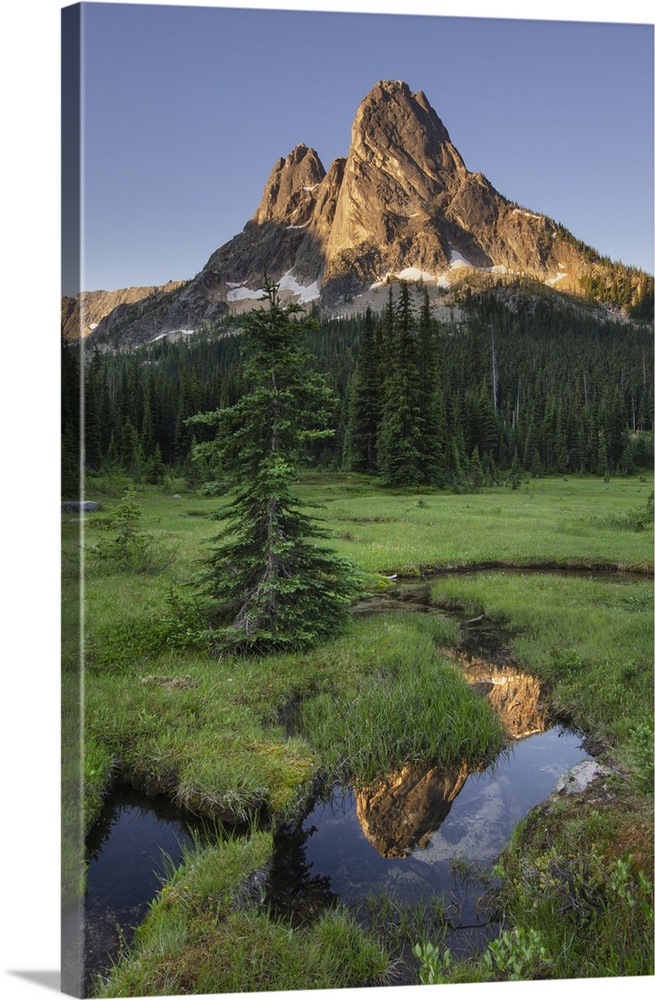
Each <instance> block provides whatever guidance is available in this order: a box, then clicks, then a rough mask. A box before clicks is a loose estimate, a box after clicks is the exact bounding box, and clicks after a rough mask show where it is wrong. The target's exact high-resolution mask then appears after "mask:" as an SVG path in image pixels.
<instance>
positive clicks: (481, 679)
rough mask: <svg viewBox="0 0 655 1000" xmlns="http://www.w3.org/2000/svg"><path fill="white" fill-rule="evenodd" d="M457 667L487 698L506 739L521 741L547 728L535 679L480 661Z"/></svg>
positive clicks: (508, 665) (539, 688) (464, 660)
mask: <svg viewBox="0 0 655 1000" xmlns="http://www.w3.org/2000/svg"><path fill="white" fill-rule="evenodd" d="M458 665H459V669H460V671H461V673H462V675H463V676H464V678H465V679H466V681H467V682H468V683H469V684H470V685H471V686H472V687H474V688H475V689H476V690H478V691H480V692H481V693H482V694H484V696H485V697H486V698H487V700H488V702H489V704H490V705H491V707H492V708H493V710H494V712H496V714H497V715H498V717H499V718H500V720H501V722H502V724H503V726H504V727H505V729H506V731H507V735H508V736H511V737H512V738H513V739H515V740H520V739H522V738H523V737H525V736H532V735H534V734H535V733H544V732H545V731H546V729H548V728H549V723H548V715H547V710H546V707H545V705H544V704H543V702H542V697H541V684H540V683H539V679H538V678H537V677H532V676H531V675H530V674H524V673H522V672H521V671H520V670H517V669H516V668H515V667H512V666H511V665H510V664H507V665H506V666H495V665H494V664H492V663H489V662H487V661H486V660H480V659H461V660H459V664H458Z"/></svg>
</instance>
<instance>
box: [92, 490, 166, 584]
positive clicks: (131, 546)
mask: <svg viewBox="0 0 655 1000" xmlns="http://www.w3.org/2000/svg"><path fill="white" fill-rule="evenodd" d="M142 525H143V507H142V506H141V504H140V503H139V502H138V501H137V499H136V492H135V490H134V488H133V487H128V488H127V489H126V490H125V493H124V494H123V498H122V500H121V501H120V503H118V504H117V505H116V507H114V509H113V510H112V511H111V513H110V514H109V515H108V516H107V517H106V518H105V520H104V522H103V523H102V527H103V528H104V530H105V532H106V535H105V538H103V539H102V540H101V541H100V542H99V543H98V544H97V545H95V546H94V547H92V548H91V556H92V558H93V559H94V561H95V569H96V570H100V571H103V570H104V571H105V572H113V573H161V572H162V571H163V570H164V569H166V568H167V567H168V566H170V564H171V562H172V561H173V559H174V557H175V552H171V551H167V550H165V549H163V548H162V547H161V546H160V545H159V544H158V543H157V542H156V541H155V540H154V539H153V537H152V535H150V534H148V533H147V532H146V531H144V530H143V526H142Z"/></svg>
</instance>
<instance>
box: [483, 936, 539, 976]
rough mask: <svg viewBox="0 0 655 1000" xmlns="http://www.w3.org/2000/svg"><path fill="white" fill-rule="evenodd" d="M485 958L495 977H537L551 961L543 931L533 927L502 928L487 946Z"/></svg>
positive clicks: (488, 968)
mask: <svg viewBox="0 0 655 1000" xmlns="http://www.w3.org/2000/svg"><path fill="white" fill-rule="evenodd" d="M483 962H484V964H485V966H486V967H487V970H488V972H489V974H490V976H491V977H492V978H493V979H500V980H522V979H535V978H538V977H541V976H544V975H545V972H546V968H547V966H548V965H549V964H551V960H550V957H549V955H548V952H547V950H546V947H545V945H544V940H543V937H542V935H541V933H540V932H539V931H537V930H535V929H534V928H533V927H531V928H530V929H529V930H523V928H522V927H515V928H514V929H513V930H512V931H501V933H500V934H499V935H498V937H497V938H495V940H493V941H491V942H490V944H489V945H488V946H487V950H486V951H485V953H484V955H483Z"/></svg>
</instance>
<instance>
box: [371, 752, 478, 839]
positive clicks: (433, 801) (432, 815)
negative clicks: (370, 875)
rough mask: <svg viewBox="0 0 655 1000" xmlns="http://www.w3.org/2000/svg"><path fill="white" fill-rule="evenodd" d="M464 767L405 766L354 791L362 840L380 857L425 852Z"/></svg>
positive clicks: (464, 774)
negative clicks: (416, 849)
mask: <svg viewBox="0 0 655 1000" xmlns="http://www.w3.org/2000/svg"><path fill="white" fill-rule="evenodd" d="M468 773H469V770H468V766H467V765H466V764H465V763H464V764H460V765H459V766H455V767H451V768H445V767H426V766H425V765H416V764H407V765H406V766H405V767H403V768H402V770H400V771H396V772H394V773H393V774H391V775H389V776H388V777H387V778H385V779H384V780H383V781H382V782H380V783H379V784H376V785H369V786H366V787H363V788H360V789H359V790H356V792H355V797H356V803H357V818H358V819H359V822H360V825H361V828H362V831H363V832H364V835H365V836H366V838H367V840H368V841H369V842H370V843H371V844H372V845H373V847H375V849H376V850H377V851H378V852H379V853H380V854H381V855H382V856H383V857H385V858H398V857H405V856H406V855H408V854H411V852H412V851H413V850H414V848H416V847H426V846H427V845H428V843H429V841H430V838H431V837H432V835H433V834H434V833H435V831H436V830H438V829H439V827H440V826H441V824H442V823H443V821H444V820H445V818H446V816H447V815H448V813H449V812H450V807H451V805H452V804H453V801H454V800H455V798H456V797H457V795H458V794H459V793H460V791H461V790H462V788H463V787H464V782H465V781H466V778H467V775H468Z"/></svg>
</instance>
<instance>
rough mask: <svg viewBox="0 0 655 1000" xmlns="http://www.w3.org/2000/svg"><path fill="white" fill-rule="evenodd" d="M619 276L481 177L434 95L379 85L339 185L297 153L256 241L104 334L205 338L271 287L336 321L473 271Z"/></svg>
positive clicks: (215, 259)
mask: <svg viewBox="0 0 655 1000" xmlns="http://www.w3.org/2000/svg"><path fill="white" fill-rule="evenodd" d="M611 266H612V265H610V264H608V262H604V263H603V262H602V261H600V259H599V258H598V255H597V254H595V253H594V251H591V250H590V249H589V248H587V247H585V246H584V245H583V244H581V243H580V242H579V241H577V240H575V239H574V238H573V237H571V235H570V234H569V233H567V232H566V230H564V229H563V228H562V227H561V226H559V225H557V224H556V223H555V222H553V220H552V219H549V218H548V217H547V216H544V215H542V214H540V213H536V212H531V211H528V210H526V209H523V208H521V207H519V206H518V205H517V204H515V203H513V202H511V201H509V200H508V199H507V198H506V197H504V196H503V195H501V194H499V192H498V191H496V190H495V188H494V187H493V186H492V184H490V182H489V181H488V180H487V178H486V177H485V176H484V175H483V174H481V173H471V172H470V171H468V170H467V168H466V165H465V163H464V161H463V159H462V157H461V156H460V154H459V152H458V151H457V149H456V148H455V146H454V145H453V143H452V141H451V139H450V135H449V133H448V130H447V129H446V127H445V125H444V124H443V122H442V121H441V119H440V118H439V116H438V115H437V113H436V112H435V111H434V109H433V108H432V107H431V105H430V102H429V101H428V99H427V97H426V95H425V94H424V93H423V91H417V92H412V90H411V89H410V87H409V86H408V85H407V83H405V82H403V81H399V80H380V81H378V82H377V83H376V84H375V86H373V87H372V88H371V90H370V91H369V92H368V94H367V95H366V96H365V97H364V99H363V100H362V101H361V103H360V105H359V107H358V108H357V111H356V114H355V117H354V120H353V125H352V135H351V143H350V149H349V150H348V155H347V156H346V157H345V158H341V157H339V158H337V159H335V160H334V161H333V163H332V164H331V165H330V166H329V168H328V170H327V171H326V170H325V167H324V166H323V164H322V162H321V159H320V157H319V155H318V153H317V152H316V150H314V149H312V148H310V147H308V146H306V145H305V144H304V143H299V144H298V145H296V146H295V147H294V148H293V149H292V150H291V152H290V153H289V154H288V155H287V156H284V157H280V158H279V159H278V160H277V162H276V163H275V164H274V166H273V169H272V171H271V173H270V176H269V178H268V181H267V183H266V186H265V188H264V192H263V195H262V199H261V202H260V204H259V207H258V208H257V210H256V211H255V213H254V215H253V216H252V218H251V219H250V220H249V221H248V222H247V223H246V225H245V227H244V229H243V231H242V232H241V233H239V234H238V235H237V236H235V237H234V238H233V239H232V240H230V241H229V242H228V243H226V244H224V245H223V246H222V247H220V248H219V249H218V250H216V251H215V252H214V253H213V254H212V256H211V257H210V259H209V260H208V261H207V264H206V265H205V267H204V268H203V269H202V271H200V273H199V274H198V275H197V276H196V277H195V278H194V279H192V280H191V281H190V282H188V283H186V284H185V285H184V287H182V288H180V289H179V290H177V291H175V292H174V293H173V294H172V295H171V296H169V297H167V299H166V301H165V302H164V303H162V304H161V305H159V304H157V307H156V308H152V309H151V308H148V309H145V310H143V311H142V316H141V317H140V319H139V320H138V321H135V323H132V324H131V323H130V322H129V321H128V319H127V318H126V316H125V315H124V314H119V315H118V316H117V317H116V316H114V314H112V315H111V316H110V317H108V318H107V320H105V321H103V322H102V323H101V324H100V325H99V328H98V331H97V334H98V335H102V334H104V333H107V332H109V331H110V330H111V329H112V326H114V327H115V325H116V324H117V322H120V323H121V329H123V330H125V334H124V336H125V339H126V340H127V341H128V342H129V341H131V340H132V341H136V340H143V339H149V338H151V337H153V336H161V335H162V334H164V333H167V332H174V331H179V330H181V329H182V330H184V331H188V330H194V329H198V328H199V327H200V326H201V325H203V324H206V323H208V322H212V321H213V320H215V319H217V318H219V317H220V316H221V315H224V314H225V313H226V312H228V311H241V310H243V309H249V308H252V307H253V306H255V305H258V304H259V297H260V294H261V291H260V290H261V286H262V282H263V280H264V275H265V274H266V275H267V276H268V277H269V278H270V279H272V280H274V281H277V282H279V283H280V286H281V289H282V291H283V292H284V294H285V295H287V296H289V297H291V298H294V299H295V300H297V301H300V302H302V303H309V302H313V301H319V302H320V305H321V307H322V308H324V309H326V310H328V311H329V310H332V309H342V308H343V306H344V303H352V302H354V301H356V300H357V298H358V297H360V296H363V295H368V293H369V291H370V290H371V289H375V287H376V286H377V285H379V284H380V283H383V282H384V281H385V280H387V279H388V277H389V276H390V275H394V276H397V277H400V278H407V279H410V280H411V279H418V278H421V279H422V280H423V281H424V282H425V283H426V284H427V285H431V286H434V287H435V288H437V287H441V288H442V289H443V288H448V287H449V286H450V285H451V284H452V283H453V281H455V280H457V279H458V278H460V277H461V275H462V274H463V273H465V274H466V273H469V274H470V273H472V272H473V271H482V272H492V273H502V274H508V275H513V274H517V275H526V274H527V275H529V276H530V277H532V278H535V279H537V280H539V281H541V282H543V283H545V284H548V285H551V286H553V287H555V288H556V289H558V290H570V291H580V290H582V288H583V285H584V283H585V282H586V283H587V287H588V286H589V283H590V281H592V280H596V279H597V278H598V276H599V275H600V276H601V278H603V275H605V271H606V270H607V268H608V267H610V268H611ZM603 269H605V270H603ZM603 280H604V278H603ZM631 280H632V279H631ZM637 280H638V279H635V281H637ZM635 294H638V292H636V293H635ZM143 316H145V317H146V318H145V319H144V318H143Z"/></svg>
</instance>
